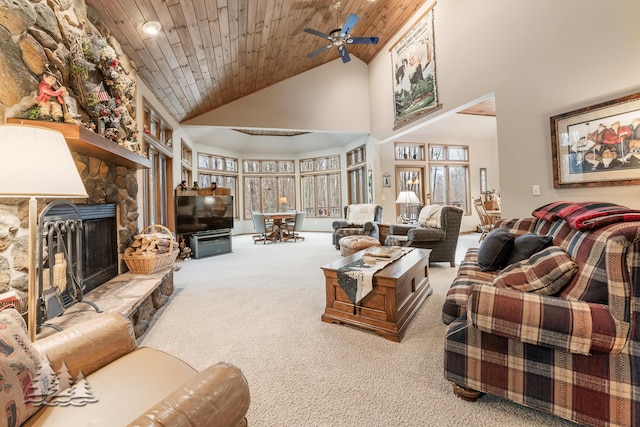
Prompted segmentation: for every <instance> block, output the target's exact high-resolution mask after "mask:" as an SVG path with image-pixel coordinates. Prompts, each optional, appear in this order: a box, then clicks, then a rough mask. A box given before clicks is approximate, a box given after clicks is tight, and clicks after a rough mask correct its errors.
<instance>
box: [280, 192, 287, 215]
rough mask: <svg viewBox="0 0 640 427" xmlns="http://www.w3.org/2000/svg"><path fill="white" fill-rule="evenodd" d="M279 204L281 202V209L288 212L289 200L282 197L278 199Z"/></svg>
mask: <svg viewBox="0 0 640 427" xmlns="http://www.w3.org/2000/svg"><path fill="white" fill-rule="evenodd" d="M278 202H280V205H281V208H283V210H285V211H286V210H287V198H286V197H284V196H283V197H280V198H279V199H278Z"/></svg>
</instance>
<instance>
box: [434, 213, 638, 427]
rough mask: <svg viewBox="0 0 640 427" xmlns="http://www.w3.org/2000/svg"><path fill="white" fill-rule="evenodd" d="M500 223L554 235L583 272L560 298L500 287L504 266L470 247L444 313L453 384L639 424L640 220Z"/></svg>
mask: <svg viewBox="0 0 640 427" xmlns="http://www.w3.org/2000/svg"><path fill="white" fill-rule="evenodd" d="M498 227H506V228H507V229H508V230H509V231H510V232H511V233H513V234H515V235H516V237H518V236H521V235H523V234H527V233H535V234H538V235H547V236H551V237H552V238H553V241H552V242H553V243H552V244H553V245H554V246H559V247H560V248H562V249H563V250H564V251H565V252H566V253H567V254H568V255H569V256H570V258H571V260H573V261H574V262H575V264H577V272H576V273H575V275H574V276H573V278H572V279H571V281H570V282H569V284H568V285H567V286H566V287H564V288H563V289H562V290H561V291H559V293H557V294H555V295H553V296H548V295H541V294H538V293H529V292H522V291H518V290H515V289H513V288H504V287H501V288H499V287H497V286H493V285H492V282H493V279H494V278H495V277H496V276H497V274H498V273H499V271H481V270H480V267H479V265H478V262H477V259H478V249H470V250H469V251H468V252H467V254H466V255H465V258H464V261H463V262H462V263H461V265H460V267H459V269H458V274H457V277H456V279H455V280H454V282H453V283H452V285H451V287H450V289H449V291H448V293H447V297H446V301H445V303H444V305H443V309H442V319H443V321H444V323H446V324H448V325H449V328H448V331H447V334H446V339H445V355H444V372H445V377H446V378H447V379H448V380H450V381H451V382H452V383H453V384H454V390H457V394H458V395H460V396H461V397H465V396H467V397H469V396H473V397H475V395H473V391H478V392H481V393H490V394H493V395H497V396H501V397H503V398H505V399H509V400H512V401H514V402H517V403H520V404H522V405H526V406H529V407H532V408H535V409H538V410H541V411H544V412H548V413H551V414H554V415H557V416H559V417H562V418H566V419H569V420H572V421H575V422H578V423H582V424H587V425H594V426H640V221H623V222H618V223H613V224H607V225H604V226H602V227H601V228H598V229H594V230H585V229H583V230H577V229H575V227H572V224H570V222H568V221H566V220H564V219H558V218H551V219H550V220H545V219H537V218H523V219H516V220H503V221H501V222H499V223H498V224H497V225H496V228H498ZM466 392H471V394H466V395H465V393H466Z"/></svg>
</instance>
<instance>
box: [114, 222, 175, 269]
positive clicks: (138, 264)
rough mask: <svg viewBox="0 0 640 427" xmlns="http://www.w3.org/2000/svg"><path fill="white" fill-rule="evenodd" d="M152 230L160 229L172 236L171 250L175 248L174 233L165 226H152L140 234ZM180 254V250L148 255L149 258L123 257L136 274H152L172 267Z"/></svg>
mask: <svg viewBox="0 0 640 427" xmlns="http://www.w3.org/2000/svg"><path fill="white" fill-rule="evenodd" d="M151 228H159V229H162V230H163V231H164V232H165V233H167V234H168V235H169V236H171V243H170V246H169V247H170V248H173V244H174V241H175V239H174V238H173V233H172V232H171V230H169V229H168V228H167V227H165V226H164V225H160V224H152V225H150V226H148V227H146V228H145V229H143V230H142V232H141V233H140V234H144V233H146V232H147V231H149V230H150V229H151ZM179 253H180V250H179V249H175V250H174V249H172V250H171V252H167V253H164V254H160V255H150V256H149V255H148V256H131V255H129V256H125V257H123V259H124V262H125V264H127V267H129V270H130V271H131V272H132V273H134V274H151V273H155V272H156V271H160V270H162V269H163V268H167V267H171V266H172V265H173V264H174V263H175V262H176V258H177V257H178V254H179Z"/></svg>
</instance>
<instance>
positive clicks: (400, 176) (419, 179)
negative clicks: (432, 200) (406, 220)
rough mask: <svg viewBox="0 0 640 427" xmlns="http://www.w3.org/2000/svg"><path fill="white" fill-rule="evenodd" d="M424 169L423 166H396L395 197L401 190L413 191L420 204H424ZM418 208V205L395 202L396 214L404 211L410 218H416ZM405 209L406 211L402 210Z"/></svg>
mask: <svg viewBox="0 0 640 427" xmlns="http://www.w3.org/2000/svg"><path fill="white" fill-rule="evenodd" d="M424 169H425V168H424V166H396V197H398V196H399V195H400V192H401V191H413V192H414V193H415V194H416V196H418V200H419V201H420V205H424V204H425V198H424ZM419 208H420V206H419V205H411V206H402V204H396V215H400V214H401V213H404V214H406V215H407V216H409V217H411V218H417V216H418V214H419V213H420V212H419ZM405 210H406V212H403V211H405Z"/></svg>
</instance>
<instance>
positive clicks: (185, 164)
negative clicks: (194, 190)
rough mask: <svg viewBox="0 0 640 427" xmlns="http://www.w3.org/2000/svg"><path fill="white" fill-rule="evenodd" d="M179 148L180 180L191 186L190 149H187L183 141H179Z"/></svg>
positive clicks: (191, 153) (191, 160)
mask: <svg viewBox="0 0 640 427" xmlns="http://www.w3.org/2000/svg"><path fill="white" fill-rule="evenodd" d="M180 146H181V147H182V151H181V156H180V180H181V181H186V182H187V185H189V184H191V178H192V176H193V175H192V174H193V165H192V162H193V152H192V151H191V147H189V146H188V145H187V143H186V142H185V141H184V140H183V139H181V140H180Z"/></svg>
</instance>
